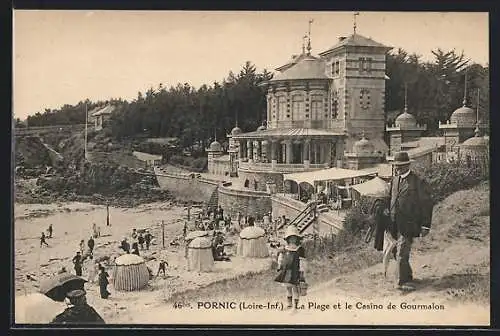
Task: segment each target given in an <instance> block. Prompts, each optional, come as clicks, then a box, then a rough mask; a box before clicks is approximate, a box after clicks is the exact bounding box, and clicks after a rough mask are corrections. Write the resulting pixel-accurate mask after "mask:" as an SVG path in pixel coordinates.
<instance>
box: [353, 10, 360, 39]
mask: <svg viewBox="0 0 500 336" xmlns="http://www.w3.org/2000/svg"><path fill="white" fill-rule="evenodd" d="M358 15H359V12H355V13H354V14H353V17H354V25H353V28H354V35H356V16H358Z"/></svg>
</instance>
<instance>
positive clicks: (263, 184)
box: [238, 169, 283, 192]
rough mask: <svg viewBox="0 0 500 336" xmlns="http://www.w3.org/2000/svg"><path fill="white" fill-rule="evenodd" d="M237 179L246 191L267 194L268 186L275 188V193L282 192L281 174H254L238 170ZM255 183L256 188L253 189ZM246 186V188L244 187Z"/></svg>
mask: <svg viewBox="0 0 500 336" xmlns="http://www.w3.org/2000/svg"><path fill="white" fill-rule="evenodd" d="M238 177H239V179H240V180H241V181H242V183H243V187H244V188H247V189H248V190H257V191H263V192H267V190H268V187H267V186H268V185H269V184H271V185H274V186H275V190H274V191H275V192H283V174H282V173H275V172H256V171H248V170H243V169H240V170H239V172H238ZM255 182H257V188H255ZM247 185H248V187H246V186H247Z"/></svg>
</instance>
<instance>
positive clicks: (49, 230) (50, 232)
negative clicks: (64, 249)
mask: <svg viewBox="0 0 500 336" xmlns="http://www.w3.org/2000/svg"><path fill="white" fill-rule="evenodd" d="M53 230H54V229H53V228H52V224H50V225H49V228H48V229H47V232H48V233H49V238H52V232H53Z"/></svg>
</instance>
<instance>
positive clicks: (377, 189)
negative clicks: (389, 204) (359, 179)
mask: <svg viewBox="0 0 500 336" xmlns="http://www.w3.org/2000/svg"><path fill="white" fill-rule="evenodd" d="M352 189H354V190H356V191H357V192H358V193H359V194H360V195H362V196H376V197H385V196H388V195H389V184H388V183H387V182H385V181H384V180H382V179H381V178H380V177H378V176H377V177H374V178H373V179H371V180H369V181H366V182H364V183H360V184H355V185H353V186H352Z"/></svg>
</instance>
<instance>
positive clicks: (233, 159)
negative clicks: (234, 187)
mask: <svg viewBox="0 0 500 336" xmlns="http://www.w3.org/2000/svg"><path fill="white" fill-rule="evenodd" d="M241 133H243V131H242V130H241V128H239V127H238V121H237V120H236V124H235V125H234V127H233V129H232V130H231V132H230V133H229V134H227V135H226V136H227V138H228V139H229V150H228V152H229V165H230V171H229V175H230V176H238V157H239V152H240V143H239V142H238V141H236V140H235V139H234V136H236V135H238V134H241Z"/></svg>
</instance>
